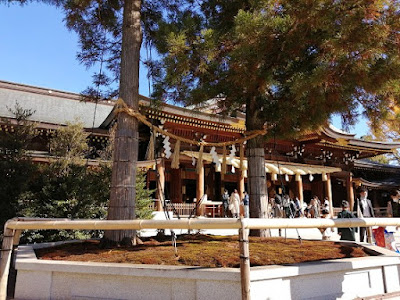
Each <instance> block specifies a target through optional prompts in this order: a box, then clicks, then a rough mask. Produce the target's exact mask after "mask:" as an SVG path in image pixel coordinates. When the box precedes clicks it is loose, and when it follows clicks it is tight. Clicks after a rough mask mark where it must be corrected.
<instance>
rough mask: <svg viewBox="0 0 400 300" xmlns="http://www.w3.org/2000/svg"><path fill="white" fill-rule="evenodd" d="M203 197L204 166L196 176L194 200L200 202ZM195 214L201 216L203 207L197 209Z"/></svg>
mask: <svg viewBox="0 0 400 300" xmlns="http://www.w3.org/2000/svg"><path fill="white" fill-rule="evenodd" d="M203 195H204V165H203V166H202V168H201V169H200V172H199V173H198V174H197V186H196V199H197V201H200V199H201V197H203ZM196 214H197V215H198V216H200V215H203V205H199V206H198V207H197V211H196Z"/></svg>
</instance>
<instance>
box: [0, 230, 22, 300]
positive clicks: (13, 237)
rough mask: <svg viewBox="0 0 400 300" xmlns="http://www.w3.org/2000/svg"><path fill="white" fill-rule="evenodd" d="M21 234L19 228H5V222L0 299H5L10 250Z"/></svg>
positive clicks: (15, 244) (0, 270) (0, 272)
mask: <svg viewBox="0 0 400 300" xmlns="http://www.w3.org/2000/svg"><path fill="white" fill-rule="evenodd" d="M20 235H21V231H20V230H13V229H9V228H7V223H6V225H5V226H4V236H3V245H2V248H1V249H2V254H1V261H0V300H6V299H7V284H8V274H9V272H10V266H11V258H12V252H13V250H14V249H15V247H16V246H18V244H19V238H20Z"/></svg>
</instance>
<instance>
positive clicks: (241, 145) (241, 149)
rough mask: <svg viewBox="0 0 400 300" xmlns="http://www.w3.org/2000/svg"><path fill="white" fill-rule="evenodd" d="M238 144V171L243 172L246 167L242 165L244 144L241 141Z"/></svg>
mask: <svg viewBox="0 0 400 300" xmlns="http://www.w3.org/2000/svg"><path fill="white" fill-rule="evenodd" d="M239 146H240V165H239V169H240V171H242V172H244V170H245V169H246V168H245V167H244V144H243V143H241V144H240V145H239Z"/></svg>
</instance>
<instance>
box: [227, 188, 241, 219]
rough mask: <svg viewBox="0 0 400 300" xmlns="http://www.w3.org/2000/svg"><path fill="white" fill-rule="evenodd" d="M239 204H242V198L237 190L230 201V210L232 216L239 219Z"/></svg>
mask: <svg viewBox="0 0 400 300" xmlns="http://www.w3.org/2000/svg"><path fill="white" fill-rule="evenodd" d="M239 204H240V196H239V193H238V191H237V189H235V190H234V191H233V193H232V194H231V198H230V199H229V209H230V210H231V213H232V216H233V217H234V218H239V214H240V210H239V209H240V208H239Z"/></svg>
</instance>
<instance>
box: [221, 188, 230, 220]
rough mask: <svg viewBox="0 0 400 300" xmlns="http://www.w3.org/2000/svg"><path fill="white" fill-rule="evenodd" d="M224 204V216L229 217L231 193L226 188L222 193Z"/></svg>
mask: <svg viewBox="0 0 400 300" xmlns="http://www.w3.org/2000/svg"><path fill="white" fill-rule="evenodd" d="M222 206H223V209H224V218H227V217H228V208H229V193H228V190H227V189H225V190H224V193H223V194H222Z"/></svg>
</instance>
